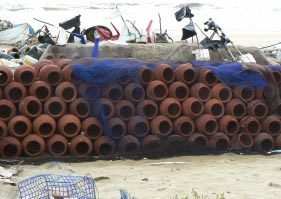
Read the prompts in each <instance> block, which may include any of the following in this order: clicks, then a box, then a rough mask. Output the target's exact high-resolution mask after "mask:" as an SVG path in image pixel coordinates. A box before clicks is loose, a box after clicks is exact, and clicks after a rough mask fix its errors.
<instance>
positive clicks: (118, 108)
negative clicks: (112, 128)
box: [115, 100, 136, 121]
mask: <svg viewBox="0 0 281 199" xmlns="http://www.w3.org/2000/svg"><path fill="white" fill-rule="evenodd" d="M135 112H136V110H135V106H134V105H133V103H132V102H130V101H128V100H121V101H120V102H117V103H116V105H115V113H116V116H117V117H119V118H121V119H122V120H124V121H128V120H129V119H130V118H131V117H132V116H134V115H135Z"/></svg>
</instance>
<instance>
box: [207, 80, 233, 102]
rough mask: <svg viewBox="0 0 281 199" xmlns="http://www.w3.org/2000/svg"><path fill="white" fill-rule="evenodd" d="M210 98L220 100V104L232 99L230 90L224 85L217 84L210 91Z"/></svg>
mask: <svg viewBox="0 0 281 199" xmlns="http://www.w3.org/2000/svg"><path fill="white" fill-rule="evenodd" d="M211 95H212V98H214V99H218V100H220V101H221V102H222V103H227V102H229V100H231V98H232V90H231V88H230V87H229V86H227V85H226V84H224V83H217V84H216V85H214V86H213V87H212V89H211Z"/></svg>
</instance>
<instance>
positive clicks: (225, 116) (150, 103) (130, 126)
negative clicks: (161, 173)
mask: <svg viewBox="0 0 281 199" xmlns="http://www.w3.org/2000/svg"><path fill="white" fill-rule="evenodd" d="M72 62H73V61H72V60H69V59H57V60H52V61H51V60H45V59H43V60H40V61H39V62H37V63H36V64H34V65H33V66H25V65H22V66H19V67H17V68H16V69H15V70H14V71H11V70H10V69H9V68H8V67H7V66H0V87H1V90H0V157H2V158H15V157H19V156H31V157H34V156H42V155H44V154H49V155H53V156H63V155H70V156H100V157H102V156H106V157H108V156H114V155H116V154H129V153H134V152H137V151H141V150H143V151H146V152H148V153H149V152H150V150H151V152H152V151H154V150H158V149H159V148H161V147H163V146H165V145H168V144H171V143H174V146H173V147H176V146H177V145H178V143H189V144H193V146H195V145H196V146H202V147H208V148H210V149H215V150H219V151H229V150H248V151H258V152H264V151H272V150H274V149H280V148H281V135H280V133H281V121H280V118H279V117H278V116H276V115H273V114H270V113H269V108H268V106H267V104H266V103H265V101H264V88H260V89H254V88H253V87H251V86H250V85H240V86H236V87H234V88H231V87H229V86H227V85H226V84H224V83H221V82H220V81H219V80H218V79H217V78H216V77H215V75H214V73H213V71H211V70H209V69H206V68H205V69H200V70H198V69H196V68H194V67H193V66H192V65H191V64H189V63H187V64H181V65H179V66H177V67H172V66H170V65H168V64H159V65H158V66H157V67H156V68H155V70H152V69H151V68H148V67H147V66H141V67H139V69H138V77H139V78H138V80H137V81H135V80H134V79H132V78H131V77H130V76H122V77H120V78H119V79H118V81H117V82H116V83H110V84H107V85H103V88H101V87H100V86H98V85H94V84H91V83H88V82H85V81H83V80H81V79H79V78H77V77H76V76H75V74H73V73H72V69H73V67H72V65H71V63H72ZM275 76H276V77H278V74H277V75H275ZM279 76H280V74H279ZM280 77H281V76H280ZM280 79H281V78H280ZM191 146H192V145H191Z"/></svg>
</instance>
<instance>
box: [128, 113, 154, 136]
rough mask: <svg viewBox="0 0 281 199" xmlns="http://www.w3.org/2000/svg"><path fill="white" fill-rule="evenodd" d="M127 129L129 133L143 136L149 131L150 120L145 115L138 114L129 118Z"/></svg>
mask: <svg viewBox="0 0 281 199" xmlns="http://www.w3.org/2000/svg"><path fill="white" fill-rule="evenodd" d="M127 129H128V133H129V134H132V135H134V136H135V137H138V138H142V137H145V136H146V135H147V134H148V133H149V130H150V127H149V122H148V120H147V119H145V117H143V116H138V115H137V116H133V117H131V118H130V119H129V121H128V123H127Z"/></svg>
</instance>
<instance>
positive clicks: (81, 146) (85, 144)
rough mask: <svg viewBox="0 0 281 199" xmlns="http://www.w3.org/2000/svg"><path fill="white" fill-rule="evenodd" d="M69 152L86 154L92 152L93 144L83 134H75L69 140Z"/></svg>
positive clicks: (74, 154) (75, 154) (80, 154)
mask: <svg viewBox="0 0 281 199" xmlns="http://www.w3.org/2000/svg"><path fill="white" fill-rule="evenodd" d="M68 149H69V152H70V154H71V155H73V156H87V155H90V154H91V153H92V150H93V144H92V142H91V140H90V138H88V137H87V136H85V135H77V136H75V137H73V138H71V140H70V144H69V147H68Z"/></svg>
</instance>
